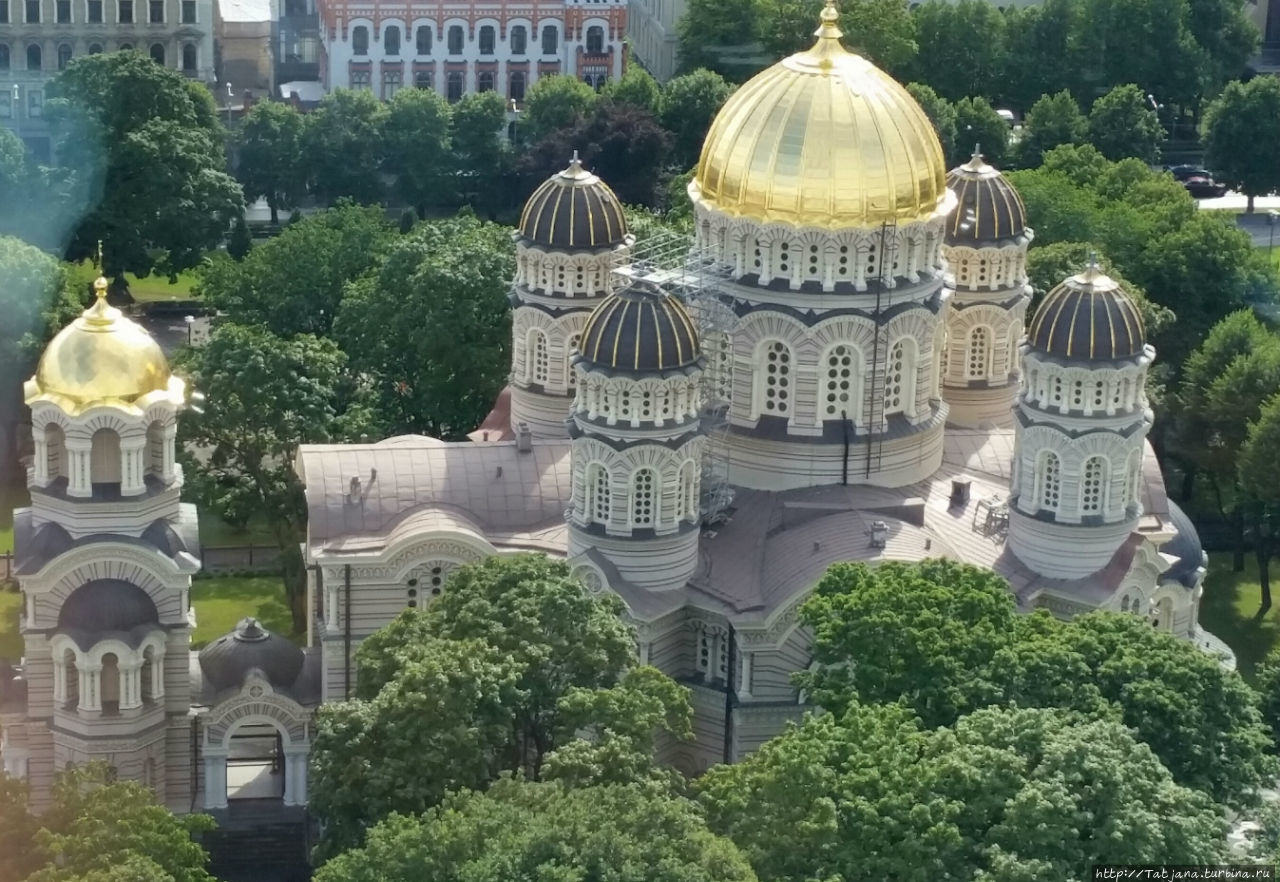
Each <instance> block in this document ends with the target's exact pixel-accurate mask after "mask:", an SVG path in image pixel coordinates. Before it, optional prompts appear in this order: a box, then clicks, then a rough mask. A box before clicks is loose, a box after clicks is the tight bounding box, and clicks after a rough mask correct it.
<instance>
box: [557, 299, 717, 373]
mask: <svg viewBox="0 0 1280 882" xmlns="http://www.w3.org/2000/svg"><path fill="white" fill-rule="evenodd" d="M578 350H579V351H580V352H581V353H582V357H583V358H584V359H586V360H587V362H589V363H590V364H595V365H600V366H603V367H607V368H612V369H615V370H625V371H629V372H639V373H648V372H654V371H667V370H677V369H679V368H683V367H688V366H689V365H692V364H696V363H697V361H698V359H699V357H700V355H701V353H700V352H699V349H698V329H697V328H695V327H694V325H693V320H692V319H690V318H689V313H687V312H685V309H684V307H683V306H681V305H680V301H678V300H676V299H675V298H674V297H672V296H671V295H670V294H667V293H666V292H665V291H662V290H661V289H659V288H658V287H656V286H655V285H653V284H651V283H649V282H643V281H635V282H632V283H631V284H630V285H628V286H627V287H626V288H623V289H622V290H621V291H618V292H617V293H615V294H613V295H611V296H609V297H607V298H605V299H604V300H603V301H601V302H600V305H599V306H597V307H596V308H595V309H594V310H592V312H591V316H590V317H589V318H588V319H587V323H586V325H585V326H584V327H583V329H582V339H581V342H580V343H579V344H578Z"/></svg>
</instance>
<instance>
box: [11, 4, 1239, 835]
mask: <svg viewBox="0 0 1280 882" xmlns="http://www.w3.org/2000/svg"><path fill="white" fill-rule="evenodd" d="M837 17H838V16H837V13H836V10H835V8H834V6H833V5H831V3H830V2H829V3H828V6H827V8H826V9H825V10H824V11H823V13H822V20H821V25H820V27H819V29H818V31H817V34H816V36H817V40H816V42H815V44H814V46H813V47H812V48H811V49H809V50H808V51H805V52H801V53H798V54H796V55H793V56H791V57H789V58H787V59H784V60H783V61H781V62H779V63H778V64H776V65H774V66H773V67H772V68H769V69H768V70H766V71H764V72H763V73H761V74H759V75H758V76H756V77H755V78H754V79H752V80H751V81H749V82H748V83H746V84H745V85H744V86H742V87H741V88H739V89H738V90H737V91H736V92H735V93H734V94H733V96H732V97H731V98H730V99H729V100H728V102H727V103H726V104H725V106H724V108H723V109H722V110H721V111H720V113H719V115H718V116H717V117H716V119H715V121H714V123H713V124H712V126H711V130H710V132H709V133H708V135H707V138H706V142H705V144H704V146H703V150H702V155H701V159H700V161H699V164H698V168H697V171H696V174H695V176H694V179H693V180H692V182H691V183H690V184H689V196H690V198H691V200H692V203H693V208H694V212H695V218H696V223H695V232H694V235H693V237H692V241H688V242H685V243H683V246H682V251H683V252H684V254H683V256H682V261H681V263H680V266H678V267H676V268H675V269H671V268H670V267H667V268H662V267H657V265H656V264H655V263H654V262H653V261H651V260H648V259H647V258H645V257H644V255H643V253H642V248H641V244H642V243H637V242H636V240H635V238H634V236H633V235H632V234H631V233H630V232H629V231H628V227H627V221H626V218H625V216H624V213H623V211H622V207H621V205H620V204H619V202H618V200H617V199H616V197H615V196H614V194H613V193H612V192H611V191H610V189H609V187H608V186H607V184H606V183H605V182H603V181H601V180H600V179H599V178H598V177H596V176H595V175H593V174H591V173H590V172H589V171H588V170H586V169H584V168H583V167H582V166H581V164H580V163H579V162H578V161H577V160H576V159H575V160H574V161H573V162H571V163H570V165H569V167H568V168H567V169H566V170H565V171H563V172H561V173H559V174H557V175H555V176H554V177H552V178H551V179H550V180H548V181H546V182H545V183H544V184H542V186H540V187H539V188H538V189H537V191H536V192H534V194H533V195H532V196H531V197H530V199H529V201H528V203H527V204H526V206H525V208H524V211H523V213H522V216H521V218H520V223H519V227H518V229H517V231H516V233H515V242H516V273H515V279H514V280H513V282H512V286H511V294H510V299H511V304H512V308H513V312H514V318H513V329H514V330H513V334H514V338H513V344H514V345H513V349H512V352H513V356H512V368H511V375H510V384H509V386H508V388H507V389H505V390H504V391H503V393H502V395H501V396H500V398H499V400H498V402H497V404H496V406H495V408H494V410H493V412H492V413H491V414H490V416H489V417H488V419H487V420H486V421H485V423H484V424H483V425H482V426H481V427H480V428H479V429H477V430H476V431H475V432H474V433H472V435H471V436H470V440H469V441H466V442H444V441H440V440H437V439H434V438H428V437H422V436H402V437H395V438H389V439H387V440H384V441H381V442H379V443H374V444H337V445H306V446H303V447H302V448H301V450H300V451H299V453H298V456H297V462H296V469H297V472H298V474H299V476H300V477H301V479H302V481H303V483H304V484H305V487H306V498H307V504H308V508H309V527H308V536H307V541H306V546H305V549H304V551H305V556H306V559H307V563H308V565H309V568H310V570H309V571H310V573H311V576H310V583H309V592H308V594H309V596H308V602H309V605H310V607H309V608H310V610H311V613H312V614H311V616H310V619H311V627H310V632H309V634H308V635H307V641H306V643H307V646H308V648H307V649H305V650H303V649H299V648H297V647H295V646H294V645H293V644H292V643H291V642H290V641H288V640H286V639H285V638H284V637H282V636H279V635H274V634H270V633H268V632H267V631H266V630H265V629H264V628H262V626H261V625H260V624H258V623H257V622H255V621H253V620H252V619H247V620H245V621H244V622H241V624H240V625H239V626H238V627H237V628H236V629H235V631H233V632H232V633H230V634H228V635H226V636H225V637H222V638H220V639H219V640H217V641H215V642H213V643H212V644H210V645H209V646H207V647H205V648H204V649H203V650H201V651H200V652H199V653H192V652H191V651H190V633H191V627H192V621H193V616H192V613H191V611H190V605H189V601H188V591H189V587H190V579H191V576H192V574H193V573H195V572H196V571H197V570H198V569H199V566H200V563H199V560H198V556H199V548H198V545H197V538H196V531H195V514H194V511H193V509H192V508H191V507H190V506H186V505H183V504H181V503H180V502H179V491H180V489H181V486H182V471H181V468H180V467H179V466H178V465H177V464H176V463H175V461H174V435H175V431H174V426H175V422H174V420H175V416H176V414H177V412H178V410H179V409H180V408H181V407H182V406H183V405H184V403H185V402H186V397H187V396H186V391H185V389H184V386H183V383H182V380H180V379H178V378H176V377H173V376H171V375H170V373H169V370H168V366H167V364H166V363H165V361H164V357H163V355H162V354H161V353H160V351H159V349H158V347H157V346H156V345H155V343H154V342H153V341H152V340H151V339H150V338H149V337H147V335H146V334H145V333H144V332H143V331H141V330H140V329H139V328H138V327H137V326H136V325H134V324H133V323H132V322H130V321H128V320H127V319H126V318H124V317H123V316H120V315H119V314H118V313H117V312H116V311H115V310H113V309H111V308H110V307H109V306H107V304H106V302H105V300H103V299H101V298H100V299H99V300H98V302H97V303H96V304H94V305H93V306H91V307H90V308H89V309H88V310H87V311H86V312H85V314H84V316H83V317H82V318H81V319H79V320H77V321H76V322H75V323H74V324H73V325H71V326H70V327H68V328H66V329H64V330H63V331H62V332H61V333H60V334H59V335H58V337H57V338H55V339H54V341H53V342H52V343H51V344H50V346H49V348H48V350H47V351H46V352H45V354H44V356H43V358H42V360H41V362H40V366H39V368H38V370H37V373H36V376H35V377H34V378H33V379H32V380H30V381H29V382H28V384H27V387H26V393H27V402H28V404H29V405H30V406H31V408H32V416H33V421H32V424H33V427H34V429H33V432H34V442H35V443H34V448H35V451H34V456H33V457H32V459H31V462H30V465H29V467H28V471H27V474H28V484H29V486H30V489H31V497H32V503H31V506H30V508H27V509H22V510H20V511H19V512H18V513H17V521H16V525H17V544H18V575H19V582H20V586H21V588H22V592H23V597H24V600H25V608H24V615H23V620H22V626H23V627H22V630H23V635H24V639H25V647H26V658H25V665H24V668H23V672H22V677H21V678H20V679H18V680H15V681H13V682H10V683H9V684H7V687H6V688H5V691H4V692H3V693H0V725H2V726H3V733H4V734H3V738H4V741H3V743H2V744H0V753H2V755H3V761H4V768H5V770H6V771H8V772H9V773H10V774H14V775H18V776H24V777H27V778H29V779H30V780H31V782H32V783H33V790H34V791H35V793H36V794H37V798H38V796H39V794H40V793H41V792H42V791H43V790H46V789H47V787H48V784H49V782H50V780H51V778H52V775H53V774H54V772H55V770H57V769H60V768H62V767H64V766H65V765H66V764H68V763H79V762H83V761H87V760H90V759H95V758H102V759H106V760H107V761H108V762H110V763H111V764H112V765H114V766H115V767H116V768H117V770H118V773H119V774H120V775H122V776H127V777H130V778H136V779H137V780H140V781H143V782H144V783H147V784H148V785H150V786H152V787H154V788H155V789H156V791H157V792H158V793H159V794H160V795H161V797H162V799H164V800H165V802H166V803H167V804H168V805H170V806H171V807H172V808H174V809H175V810H179V811H189V810H193V809H196V810H199V809H214V810H216V809H219V808H223V807H225V806H226V805H227V803H228V794H229V792H230V791H231V790H232V789H233V788H232V783H231V781H230V780H229V777H228V770H229V769H230V768H232V765H233V763H232V760H234V758H235V756H236V751H237V746H236V745H237V742H236V740H235V739H236V737H237V736H238V735H239V736H243V735H244V733H246V732H255V731H256V732H264V733H268V734H269V735H270V736H271V737H273V738H275V739H276V744H277V753H278V755H279V756H280V757H282V760H281V763H280V769H279V771H280V772H282V775H281V777H282V779H283V783H282V784H281V785H280V788H279V790H278V792H277V794H276V795H277V796H278V797H279V798H280V799H282V800H283V801H284V802H285V803H287V804H302V803H305V802H306V769H307V763H306V757H307V752H308V749H309V744H310V718H311V714H312V712H313V710H314V709H315V707H317V706H318V705H319V704H320V703H322V702H325V701H332V700H341V699H343V698H345V697H347V696H348V695H350V694H351V691H352V687H353V684H354V669H353V664H354V652H355V650H356V648H357V647H358V646H359V643H360V641H361V640H362V639H363V638H365V637H367V636H368V635H370V634H371V633H373V632H374V631H376V630H378V629H379V628H381V627H382V626H384V625H386V624H387V623H389V622H390V621H391V620H392V619H393V618H394V617H395V616H396V615H398V614H399V613H400V612H401V611H402V610H404V609H405V608H409V607H418V608H422V607H425V606H426V605H428V604H429V603H430V602H431V601H432V599H433V598H434V597H436V596H438V595H440V594H441V593H442V592H443V591H447V590H448V576H449V574H450V572H451V571H453V570H454V569H455V568H457V567H458V566H461V565H463V564H467V563H471V562H475V561H479V560H482V559H484V558H485V557H487V556H489V555H493V554H510V553H514V552H520V551H534V552H543V553H546V554H548V555H551V556H553V557H557V558H561V559H564V560H566V561H567V562H568V563H569V565H570V566H571V567H572V569H573V571H574V572H575V573H576V574H577V575H578V576H579V577H580V578H581V579H582V580H583V582H584V583H585V584H586V585H587V586H588V587H589V588H590V589H591V590H593V591H599V592H612V593H613V594H615V595H617V596H618V597H620V598H621V599H622V601H623V602H624V604H625V606H626V610H627V616H628V618H629V620H630V621H631V622H632V623H633V624H634V625H635V628H636V631H637V635H638V652H639V657H640V660H641V661H642V662H645V663H648V664H652V665H655V666H657V667H658V668H660V669H662V670H663V671H666V672H667V673H668V674H670V675H671V676H673V677H675V678H676V679H678V680H679V681H680V682H682V683H685V684H687V685H688V686H689V687H690V689H691V691H692V696H693V703H694V707H695V709H696V726H695V730H696V739H695V740H694V741H693V742H690V743H682V744H669V745H665V746H664V752H665V754H666V759H667V760H668V761H669V762H670V763H671V764H672V765H674V766H675V767H677V768H679V769H681V770H683V771H686V772H688V773H691V774H696V773H697V772H699V771H701V770H703V769H705V768H706V767H707V766H709V765H710V764H712V763H715V762H720V761H723V760H733V759H736V758H738V757H741V756H743V755H744V754H746V753H748V752H750V751H752V750H754V749H755V748H757V747H758V746H759V745H760V744H761V743H762V742H763V741H765V740H766V739H768V738H770V737H772V736H773V735H776V734H777V733H778V732H779V731H781V729H782V727H783V725H784V724H785V723H786V721H788V720H791V719H795V718H797V717H798V716H799V715H800V714H801V713H802V711H803V710H804V707H805V704H804V696H803V695H801V694H798V693H797V691H796V690H795V689H794V688H793V687H792V686H791V683H790V675H791V674H792V673H793V672H795V671H797V670H801V669H804V668H805V667H806V666H808V665H809V664H810V653H809V647H808V641H809V637H808V635H807V634H806V633H805V631H804V629H803V628H802V627H801V626H800V625H799V624H798V622H797V610H798V608H799V606H800V604H802V603H803V601H804V600H805V598H806V597H807V595H808V593H809V591H810V590H811V589H812V587H813V586H814V585H815V584H816V582H817V581H818V580H819V578H820V577H821V576H822V574H823V573H824V572H825V571H826V569H827V568H828V567H829V566H830V565H831V564H833V563H836V562H839V561H867V562H871V563H874V562H878V561H883V560H899V561H915V560H921V559H924V558H928V557H936V556H946V557H950V558H954V559H957V560H961V561H965V562H968V563H971V564H975V565H978V566H982V567H987V568H990V569H992V570H994V571H995V572H997V573H999V574H1000V575H1001V576H1002V577H1004V578H1005V579H1006V580H1007V581H1008V583H1009V586H1010V590H1011V591H1012V592H1013V594H1014V597H1015V600H1016V602H1017V604H1018V607H1019V608H1020V609H1023V610H1032V609H1037V608H1046V609H1048V610H1050V611H1052V612H1053V613H1054V614H1055V615H1059V616H1064V617H1066V616H1071V615H1074V614H1077V613H1080V612H1085V611H1088V610H1093V609H1109V610H1114V611H1117V612H1122V613H1128V614H1132V615H1137V616H1141V617H1143V618H1144V619H1146V620H1148V621H1150V623H1151V625H1152V626H1153V627H1155V628H1160V629H1163V630H1166V631H1169V632H1172V633H1174V634H1177V635H1180V636H1183V637H1186V638H1188V639H1194V640H1196V642H1197V643H1198V644H1200V645H1207V646H1210V647H1211V648H1220V647H1221V644H1220V642H1219V641H1217V640H1216V639H1215V638H1213V637H1212V636H1211V635H1207V634H1205V633H1204V632H1202V631H1200V630H1199V629H1198V626H1197V612H1198V606H1199V600H1200V594H1201V590H1202V582H1203V579H1204V574H1205V555H1204V553H1203V551H1202V550H1201V547H1200V544H1199V541H1198V539H1197V537H1196V535H1195V531H1194V529H1193V527H1192V526H1191V524H1190V522H1189V521H1188V520H1187V518H1186V517H1185V516H1184V515H1183V514H1182V512H1180V511H1179V510H1178V509H1177V507H1176V506H1175V505H1174V504H1173V503H1171V502H1170V501H1169V500H1168V499H1167V497H1166V495H1165V489H1164V481H1163V478H1162V476H1161V472H1160V467H1159V464H1158V463H1157V461H1156V459H1155V456H1154V454H1153V452H1152V449H1151V447H1150V445H1149V444H1148V443H1147V440H1146V436H1147V432H1148V430H1149V428H1150V426H1151V419H1152V417H1151V410H1150V408H1149V407H1148V403H1147V397H1146V393H1145V386H1146V378H1147V371H1148V370H1149V368H1150V366H1151V364H1152V361H1153V360H1154V358H1155V351H1154V349H1153V348H1152V347H1151V345H1150V344H1148V343H1147V341H1146V339H1145V336H1144V330H1143V324H1142V319H1141V316H1140V314H1139V311H1138V309H1137V307H1136V306H1135V303H1134V301H1133V300H1132V299H1131V298H1130V297H1129V296H1128V295H1127V294H1126V293H1125V291H1124V290H1123V289H1122V288H1121V287H1120V286H1119V285H1118V284H1117V283H1116V282H1115V281H1113V280H1112V279H1110V278H1108V277H1107V276H1106V275H1105V274H1104V273H1103V272H1102V270H1101V269H1100V268H1099V267H1098V266H1097V265H1096V264H1092V263H1091V264H1090V265H1087V266H1084V267H1081V268H1080V271H1079V273H1078V274H1076V275H1073V276H1072V277H1070V278H1068V279H1066V280H1065V281H1063V282H1062V283H1061V284H1060V285H1058V286H1057V287H1056V288H1055V289H1054V290H1052V291H1051V292H1050V293H1049V294H1048V295H1047V296H1046V297H1045V298H1044V299H1043V302H1041V303H1040V304H1039V306H1038V308H1036V309H1035V311H1034V313H1033V314H1032V315H1031V316H1030V318H1029V319H1028V318H1027V311H1028V305H1029V301H1030V287H1029V285H1028V283H1027V273H1026V258H1027V248H1028V245H1029V244H1030V242H1031V240H1032V235H1033V234H1032V230H1031V229H1029V228H1028V227H1027V223H1026V216H1025V212H1024V209H1023V205H1022V202H1021V200H1020V198H1019V196H1018V194H1017V192H1015V190H1014V189H1013V187H1012V186H1011V185H1010V184H1009V183H1008V182H1007V181H1006V180H1005V179H1004V178H1003V177H1002V176H1001V175H1000V173H999V172H997V171H996V170H995V169H993V168H992V167H991V166H989V165H988V164H986V163H985V162H984V161H983V159H982V157H981V156H980V155H975V156H974V157H973V158H972V159H971V160H970V161H969V162H967V163H965V164H964V165H962V166H960V167H958V168H956V169H953V170H952V171H950V172H947V170H946V168H945V165H944V162H943V158H942V151H941V149H940V146H939V143H938V139H937V137H936V135H935V134H934V131H933V128H932V126H931V124H930V122H929V120H928V118H927V117H926V116H925V114H924V112H923V111H922V110H921V109H920V107H919V106H918V105H917V104H916V103H915V101H913V100H912V98H911V97H910V95H909V94H908V93H907V92H906V90H905V89H903V88H902V87H901V86H900V85H899V84H898V83H896V82H894V81H893V80H892V79H891V78H889V77H888V76H887V75H886V74H884V73H883V72H881V71H880V70H878V69H877V68H875V67H874V66H873V65H872V64H870V63H869V62H867V61H866V60H865V59H863V58H861V57H859V56H857V55H854V54H852V53H850V52H848V51H846V50H845V49H844V47H843V46H842V45H841V42H840V36H841V34H840V31H839V29H838V28H837V26H836V20H837ZM691 279H696V283H695V282H692V281H690V280H691ZM100 284H101V285H102V287H103V288H105V282H102V283H100ZM429 723H430V721H424V724H429Z"/></svg>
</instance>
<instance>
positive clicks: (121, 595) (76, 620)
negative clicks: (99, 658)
mask: <svg viewBox="0 0 1280 882" xmlns="http://www.w3.org/2000/svg"><path fill="white" fill-rule="evenodd" d="M159 623H160V614H159V613H158V612H156V605H155V603H153V602H152V600H151V598H150V597H148V596H147V592H145V591H143V590H142V589H141V588H139V587H138V586H137V585H132V584H130V583H128V582H125V581H123V580H121V579H94V580H93V581H92V582H86V583H85V584H83V585H81V586H80V587H79V588H77V589H76V590H75V591H72V592H71V596H70V597H68V598H67V599H66V602H65V603H63V604H62V610H61V611H60V612H59V613H58V627H59V628H62V629H75V630H78V631H86V632H91V633H102V632H106V631H131V630H133V629H134V628H137V627H138V626H140V625H153V624H155V625H158V624H159Z"/></svg>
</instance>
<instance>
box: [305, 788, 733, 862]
mask: <svg viewBox="0 0 1280 882" xmlns="http://www.w3.org/2000/svg"><path fill="white" fill-rule="evenodd" d="M755 878H756V877H755V874H754V873H753V872H752V870H751V867H750V865H749V864H748V863H747V860H746V858H745V857H743V855H742V853H741V852H739V851H738V849H737V848H736V847H735V846H734V845H733V844H732V843H731V842H729V841H728V840H726V839H724V838H722V837H719V836H716V835H715V834H713V833H712V832H711V831H710V830H708V829H707V825H706V822H705V821H704V820H703V819H702V817H701V815H700V814H699V812H698V811H697V809H696V807H695V806H694V805H693V804H692V803H690V802H689V801H687V800H685V799H682V798H680V797H675V796H671V795H668V794H663V793H656V794H655V793H654V792H653V791H651V790H649V789H647V788H641V787H638V786H636V785H613V786H601V787H584V788H569V787H565V786H563V785H562V784H561V783H560V782H543V783H531V782H526V781H516V780H511V779H509V778H504V779H502V780H499V781H497V782H496V783H495V784H494V785H493V787H492V788H490V789H489V790H488V791H487V792H485V793H476V792H474V791H463V792H459V793H454V794H450V795H449V796H448V797H446V798H445V800H444V802H443V804H442V805H440V806H438V807H436V808H432V809H430V810H428V811H427V812H426V813H425V814H423V815H420V816H409V817H406V816H404V815H394V816H392V817H390V818H388V819H387V820H385V821H383V822H381V823H380V824H378V825H377V826H376V827H374V828H373V829H372V830H371V831H370V832H369V838H368V842H367V843H366V845H365V846H364V847H363V848H360V849H356V850H353V851H349V852H346V853H345V854H343V855H340V856H339V857H337V858H335V859H334V860H332V861H330V862H329V863H328V864H326V865H325V866H324V867H322V868H321V869H320V871H319V872H318V873H317V875H316V882H419V880H425V879H430V880H432V882H545V880H550V879H563V880H569V879H609V880H614V882H755Z"/></svg>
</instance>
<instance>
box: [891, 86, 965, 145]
mask: <svg viewBox="0 0 1280 882" xmlns="http://www.w3.org/2000/svg"><path fill="white" fill-rule="evenodd" d="M907 91H908V92H910V93H911V97H912V98H914V99H916V103H917V104H919V105H920V107H921V108H922V109H923V110H924V112H925V115H926V116H928V117H929V122H931V123H933V130H934V131H935V132H937V133H938V141H939V142H941V144H942V153H943V155H944V156H946V157H947V161H948V163H950V162H951V160H952V159H954V158H955V155H956V109H955V107H954V106H952V104H951V102H950V101H948V100H947V99H946V98H943V97H941V96H940V95H939V94H938V93H937V92H935V91H933V89H932V88H931V87H929V86H926V85H924V84H923V83H908V84H907ZM970 149H972V145H971V146H970Z"/></svg>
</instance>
